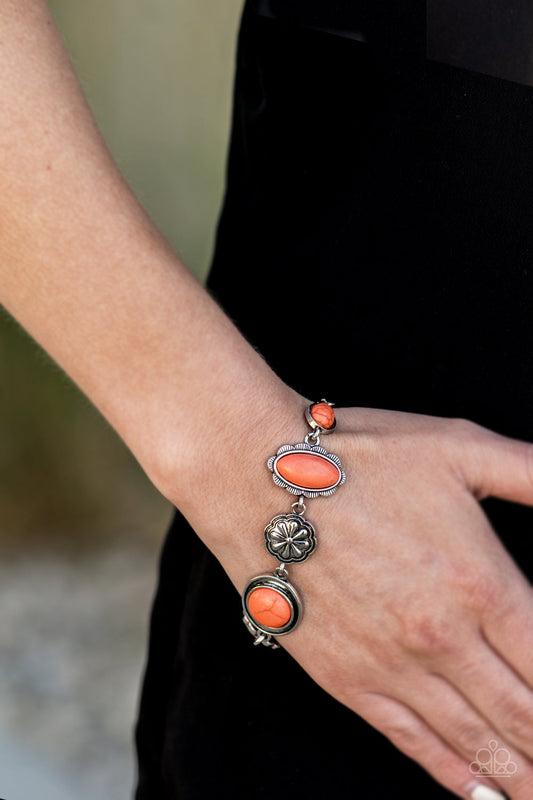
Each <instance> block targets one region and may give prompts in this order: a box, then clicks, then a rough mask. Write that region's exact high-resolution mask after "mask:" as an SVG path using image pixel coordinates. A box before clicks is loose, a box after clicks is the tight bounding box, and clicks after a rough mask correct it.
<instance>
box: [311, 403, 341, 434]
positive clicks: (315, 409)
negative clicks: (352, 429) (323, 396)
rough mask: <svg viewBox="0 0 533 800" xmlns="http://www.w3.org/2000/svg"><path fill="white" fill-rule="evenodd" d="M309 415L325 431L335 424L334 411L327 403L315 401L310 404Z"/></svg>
mask: <svg viewBox="0 0 533 800" xmlns="http://www.w3.org/2000/svg"><path fill="white" fill-rule="evenodd" d="M311 416H312V417H313V419H314V421H315V422H316V424H317V425H320V427H321V428H324V429H325V430H326V431H327V430H329V428H332V427H333V425H334V424H335V412H334V411H333V409H332V407H331V406H330V405H328V403H315V404H314V405H313V406H311Z"/></svg>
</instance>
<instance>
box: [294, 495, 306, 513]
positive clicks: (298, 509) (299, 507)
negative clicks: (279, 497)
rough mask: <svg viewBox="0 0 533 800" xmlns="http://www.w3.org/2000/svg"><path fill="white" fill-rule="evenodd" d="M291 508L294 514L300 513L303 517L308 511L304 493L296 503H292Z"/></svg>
mask: <svg viewBox="0 0 533 800" xmlns="http://www.w3.org/2000/svg"><path fill="white" fill-rule="evenodd" d="M291 509H292V513H293V514H299V515H300V516H301V517H303V515H304V514H305V511H306V508H305V503H304V496H303V494H301V495H300V497H299V498H298V501H297V502H296V503H293V504H292V505H291Z"/></svg>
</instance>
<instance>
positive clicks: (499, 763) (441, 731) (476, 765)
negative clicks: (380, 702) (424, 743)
mask: <svg viewBox="0 0 533 800" xmlns="http://www.w3.org/2000/svg"><path fill="white" fill-rule="evenodd" d="M400 699H402V700H404V701H405V702H407V703H408V704H409V706H410V707H411V708H412V709H413V710H414V711H415V712H416V713H417V714H418V715H419V716H420V717H421V718H422V719H423V720H424V721H425V722H426V723H427V724H428V725H429V727H430V728H432V729H433V730H434V731H436V733H437V734H438V735H439V736H441V738H442V739H443V740H444V741H445V742H447V743H448V744H449V745H450V746H451V747H452V748H453V749H454V750H456V752H457V753H458V754H459V755H461V756H463V757H464V758H465V759H466V760H467V761H468V768H469V771H470V772H471V773H472V775H474V776H476V777H480V776H483V775H484V774H488V775H493V780H494V782H495V783H496V784H497V785H498V786H499V788H500V789H501V791H505V792H506V793H507V794H508V795H510V797H512V798H513V800H530V799H531V797H532V795H533V763H532V762H531V761H530V759H528V758H527V757H525V756H524V755H523V754H522V753H520V752H519V751H518V750H516V749H515V748H513V747H512V745H511V744H510V743H509V742H508V741H507V740H506V739H505V738H503V737H502V736H501V735H499V734H498V733H497V732H496V730H495V729H494V728H493V727H492V726H491V725H490V723H489V722H487V720H486V719H485V718H484V717H483V716H482V715H480V714H479V713H478V712H477V711H476V709H474V708H473V707H472V705H471V704H470V703H469V702H468V701H467V700H466V698H464V697H463V696H462V695H461V694H459V693H458V692H457V691H456V689H455V687H453V686H451V684H449V683H448V681H446V680H445V679H444V678H442V677H440V676H438V675H425V676H423V678H422V679H420V680H417V682H416V684H415V685H413V684H411V685H409V684H408V685H406V686H405V687H404V688H403V690H402V693H401V695H400Z"/></svg>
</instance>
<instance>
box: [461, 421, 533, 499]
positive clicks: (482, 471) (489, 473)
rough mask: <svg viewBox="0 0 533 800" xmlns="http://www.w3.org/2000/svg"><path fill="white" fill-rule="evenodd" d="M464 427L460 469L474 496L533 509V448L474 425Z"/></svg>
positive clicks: (525, 443) (530, 445)
mask: <svg viewBox="0 0 533 800" xmlns="http://www.w3.org/2000/svg"><path fill="white" fill-rule="evenodd" d="M465 427H466V428H467V429H468V430H464V431H463V432H462V436H461V450H462V456H461V465H460V466H461V472H462V475H463V478H464V479H465V481H466V483H467V485H468V488H469V489H470V491H471V492H472V493H473V494H474V495H475V497H476V498H477V499H478V500H483V499H484V498H485V497H500V498H501V499H502V500H511V501H513V502H515V503H524V504H525V505H532V506H533V445H532V444H530V443H529V442H522V441H520V440H518V439H509V438H508V437H506V436H501V435H500V434H498V433H494V432H493V431H490V430H487V429H486V428H482V427H480V426H478V425H473V424H472V423H467V425H466V426H465Z"/></svg>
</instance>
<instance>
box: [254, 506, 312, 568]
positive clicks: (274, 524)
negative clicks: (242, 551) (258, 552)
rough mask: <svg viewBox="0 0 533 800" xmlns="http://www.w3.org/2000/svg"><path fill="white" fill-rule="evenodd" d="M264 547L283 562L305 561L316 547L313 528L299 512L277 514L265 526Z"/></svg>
mask: <svg viewBox="0 0 533 800" xmlns="http://www.w3.org/2000/svg"><path fill="white" fill-rule="evenodd" d="M265 547H266V549H267V550H268V552H269V553H270V555H271V556H274V558H277V559H278V561H281V562H283V563H285V564H290V563H299V562H301V561H305V559H306V558H308V557H309V556H310V555H311V553H312V552H313V551H314V549H315V548H316V536H315V531H314V528H313V526H312V525H311V523H310V522H308V521H307V520H306V519H304V518H303V517H302V516H301V514H278V516H277V517H274V519H273V520H272V521H271V522H270V523H269V524H268V525H267V526H266V528H265Z"/></svg>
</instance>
